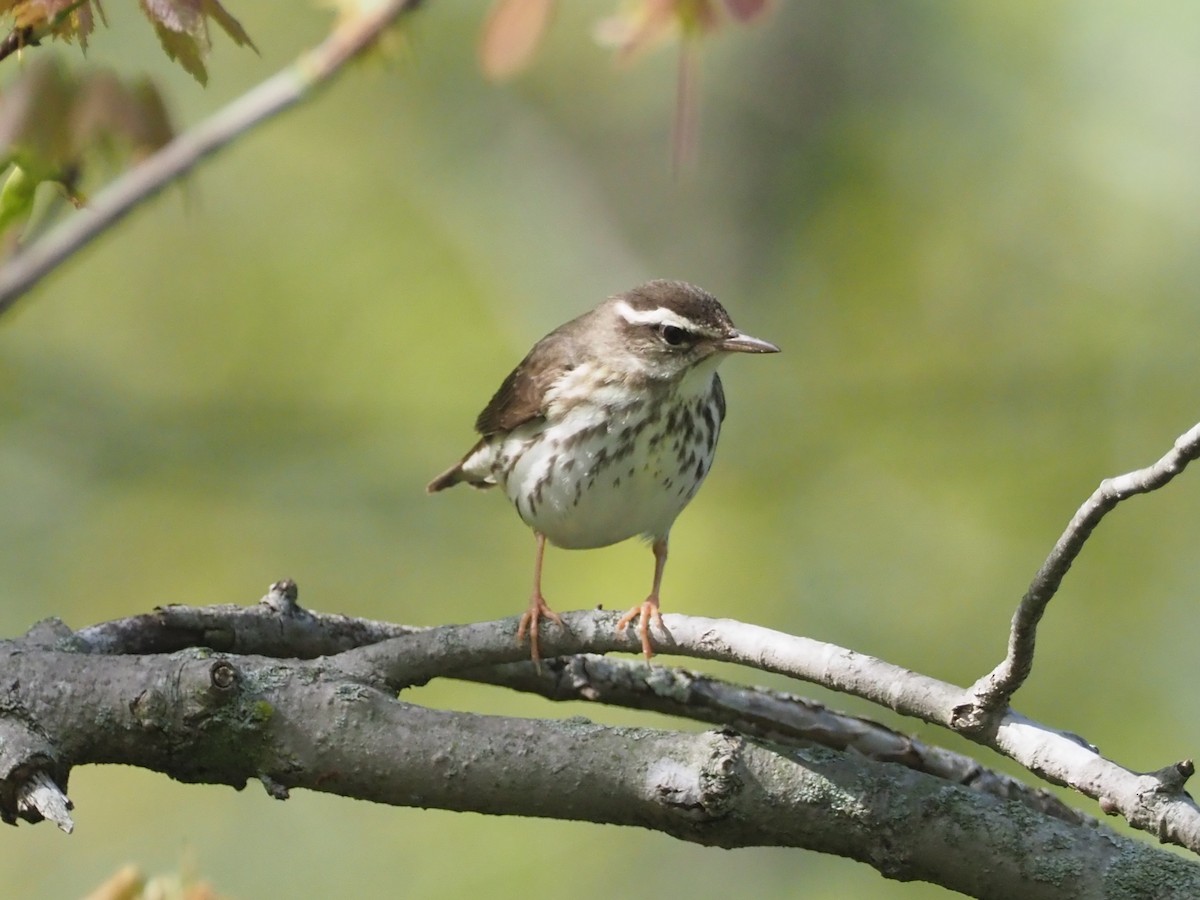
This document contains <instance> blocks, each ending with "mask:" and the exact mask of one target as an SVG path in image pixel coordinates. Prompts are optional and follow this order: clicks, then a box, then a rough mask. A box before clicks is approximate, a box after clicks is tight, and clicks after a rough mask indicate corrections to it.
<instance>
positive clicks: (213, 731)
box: [0, 635, 1200, 898]
mask: <svg viewBox="0 0 1200 900" xmlns="http://www.w3.org/2000/svg"><path fill="white" fill-rule="evenodd" d="M505 637H507V635H505ZM406 639H407V638H398V639H393V640H392V641H390V642H389V643H397V642H400V641H404V640H406ZM352 652H357V651H352ZM343 656H345V654H343ZM338 663H339V659H338V658H322V659H318V660H310V661H301V660H288V661H281V660H276V659H270V658H265V657H255V656H232V655H224V654H221V655H217V656H216V657H214V656H213V655H212V654H211V652H209V651H201V650H185V651H181V652H178V653H174V654H156V655H141V656H120V655H118V656H106V655H99V654H81V653H77V652H70V651H64V650H61V649H47V648H45V647H30V646H24V645H21V642H7V643H5V644H2V645H0V670H2V671H4V672H5V673H6V679H5V685H4V688H3V694H2V695H0V708H2V709H4V710H6V711H11V710H20V711H21V713H22V715H23V716H26V717H28V719H29V720H31V721H36V722H37V723H38V724H39V728H40V729H41V730H42V731H43V732H44V733H45V734H46V735H47V736H48V740H49V741H50V743H51V744H52V745H53V747H54V748H55V750H56V752H57V753H58V754H59V757H60V759H61V760H63V761H64V763H65V764H66V765H68V766H74V765H81V764H86V763H124V764H131V765H137V766H140V767H143V768H148V769H152V770H155V771H159V772H163V773H166V774H168V775H170V776H171V777H173V778H176V779H178V780H181V781H185V782H202V783H208V784H229V785H232V786H234V787H239V788H240V787H242V786H244V785H245V783H246V782H247V781H248V780H250V779H256V780H258V781H260V782H261V783H262V784H263V785H264V787H265V788H266V789H267V790H268V792H269V793H270V794H271V795H272V796H275V797H278V798H281V799H283V798H286V797H287V795H288V792H289V791H290V790H292V789H295V788H308V789H311V790H320V791H325V792H330V793H335V794H340V795H343V796H347V797H357V798H360V799H367V800H373V801H375V802H381V803H388V804H393V805H401V806H421V807H430V806H435V807H439V808H444V809H451V810H470V811H475V812H482V813H489V814H502V815H524V816H542V817H550V818H562V819H577V820H586V821H593V822H604V823H612V824H623V825H638V826H641V827H646V828H652V829H655V830H659V831H663V832H665V833H667V834H671V835H674V836H676V837H678V838H680V839H683V840H689V841H694V842H697V843H702V844H707V845H711V846H722V847H738V846H749V845H774V846H790V847H807V848H810V849H814V850H818V851H820V852H827V853H837V854H839V855H843V856H848V857H851V858H854V859H858V860H861V861H863V862H867V863H868V864H870V865H872V866H874V867H875V868H876V869H878V870H879V871H880V872H882V873H883V874H885V875H886V876H888V877H891V878H899V879H922V880H930V881H935V882H937V883H940V884H943V885H945V886H947V887H949V888H951V889H953V890H958V891H962V892H964V893H967V894H970V895H972V896H976V897H997V898H998V897H1011V896H1022V897H1029V898H1042V897H1045V898H1050V897H1055V898H1059V897H1064V896H1079V897H1084V896H1100V895H1104V896H1110V897H1128V896H1135V894H1133V893H1131V891H1130V889H1129V888H1128V887H1123V886H1125V885H1127V884H1128V883H1129V879H1130V878H1132V877H1134V876H1135V875H1136V873H1137V872H1140V871H1153V872H1154V873H1155V879H1156V880H1155V884H1156V887H1157V886H1159V885H1161V886H1162V888H1161V889H1160V890H1156V896H1158V897H1187V896H1196V895H1197V894H1198V893H1200V864H1197V863H1194V862H1190V861H1186V860H1183V859H1180V858H1178V857H1173V856H1171V855H1170V854H1167V853H1164V852H1163V851H1159V850H1156V849H1154V848H1152V847H1149V846H1146V845H1143V844H1139V843H1137V842H1134V841H1131V840H1129V839H1127V838H1122V837H1120V836H1118V835H1116V834H1114V833H1112V832H1111V831H1109V830H1108V829H1106V828H1103V827H1099V828H1097V827H1091V826H1088V825H1072V824H1068V823H1066V822H1063V821H1061V820H1058V819H1053V818H1050V817H1046V816H1041V815H1039V814H1037V813H1034V812H1031V811H1029V810H1028V809H1026V808H1024V807H1021V806H1016V805H1014V804H1011V803H1006V802H1003V801H999V800H996V799H993V798H990V797H986V796H983V795H981V794H978V793H976V792H972V791H969V790H965V789H962V788H958V787H955V786H951V785H947V783H946V782H944V781H942V780H940V779H936V778H932V777H930V776H927V775H923V774H921V773H918V772H914V771H910V770H906V769H903V768H899V767H896V766H890V765H886V764H880V763H876V762H872V761H870V760H866V759H863V758H861V757H859V756H857V755H856V754H851V753H835V752H832V751H828V750H811V749H810V750H797V749H790V750H789V749H784V748H781V747H778V746H772V745H769V744H765V743H761V742H758V741H755V740H751V739H747V738H745V737H742V736H739V735H736V734H733V733H730V732H726V731H720V732H710V733H706V734H675V733H669V732H663V731H656V730H651V729H641V728H609V727H604V726H599V725H595V724H593V723H590V722H586V721H582V720H579V719H569V720H566V721H557V722H556V721H529V720H523V719H512V718H502V717H494V716H480V715H474V714H467V713H458V712H447V711H441V710H430V709H425V708H423V707H420V706H415V705H413V704H409V703H404V702H401V701H399V700H396V699H395V698H394V697H393V696H392V695H391V693H390V692H388V691H385V690H376V689H374V688H372V687H369V686H367V685H364V684H362V683H361V681H359V680H357V679H355V678H353V677H350V676H348V674H347V673H346V672H344V671H342V670H341V669H340V668H339V666H338ZM9 718H10V717H9V716H4V717H3V718H0V722H3V721H6V720H8V719H9ZM4 746H6V747H7V746H8V745H7V742H5V744H4ZM23 765H24V766H25V767H26V768H27V769H29V771H30V772H31V773H32V772H37V771H40V770H39V769H38V767H37V766H36V765H32V764H31V762H30V761H25V762H24V763H23ZM548 776H549V777H548ZM964 847H969V848H970V852H969V853H964V852H963V850H962V848H964Z"/></svg>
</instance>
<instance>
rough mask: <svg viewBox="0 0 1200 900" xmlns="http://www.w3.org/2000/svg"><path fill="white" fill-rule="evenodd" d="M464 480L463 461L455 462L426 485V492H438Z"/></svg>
mask: <svg viewBox="0 0 1200 900" xmlns="http://www.w3.org/2000/svg"><path fill="white" fill-rule="evenodd" d="M462 480H463V470H462V463H455V464H454V465H452V466H451V467H450V468H449V469H447V470H446V471H445V472H443V473H442V474H441V475H439V476H438V477H437V478H435V479H433V481H431V482H429V484H427V485H426V486H425V493H427V494H436V493H437V492H438V491H444V490H445V489H446V488H448V487H454V486H455V485H456V484H458V483H459V482H460V481H462Z"/></svg>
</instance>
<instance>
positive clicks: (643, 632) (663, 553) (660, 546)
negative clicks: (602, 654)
mask: <svg viewBox="0 0 1200 900" xmlns="http://www.w3.org/2000/svg"><path fill="white" fill-rule="evenodd" d="M650 549H651V550H653V551H654V587H653V588H651V590H650V596H649V597H647V598H646V599H645V600H643V601H642V602H641V603H639V604H638V605H637V606H635V607H634V608H633V609H631V610H630V611H629V612H627V613H625V615H623V616H621V619H620V621H618V622H617V631H618V632H620V631H624V630H625V629H626V628H628V627H629V626H630V625H631V624H632V623H633V620H634V619H637V620H638V636H639V637H640V638H641V639H642V654H643V655H644V656H645V657H646V662H647V663H649V662H650V657H652V656H653V655H654V649H653V648H652V647H651V646H650V623H651V621H653V622H654V624H655V625H657V626H658V627H659V628H661V629H662V630H663V631H666V630H667V629H666V626H665V625H663V620H662V615H661V614H660V613H659V611H658V589H659V588H660V587H661V586H662V577H663V569H665V568H666V566H667V539H666V538H665V537H664V538H662V539H661V540H657V541H655V542H654V543H653V544H652V545H651V547H650Z"/></svg>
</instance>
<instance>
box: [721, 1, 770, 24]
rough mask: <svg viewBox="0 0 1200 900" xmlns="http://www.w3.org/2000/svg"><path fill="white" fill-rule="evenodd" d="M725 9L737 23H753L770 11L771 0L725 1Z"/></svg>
mask: <svg viewBox="0 0 1200 900" xmlns="http://www.w3.org/2000/svg"><path fill="white" fill-rule="evenodd" d="M725 9H727V10H728V11H729V15H731V16H732V17H733V18H734V19H735V20H737V21H738V22H753V21H754V20H755V19H757V18H759V17H760V16H764V15H766V14H767V13H768V12H770V11H771V0H725Z"/></svg>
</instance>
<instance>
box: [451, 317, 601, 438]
mask: <svg viewBox="0 0 1200 900" xmlns="http://www.w3.org/2000/svg"><path fill="white" fill-rule="evenodd" d="M576 321H578V320H576ZM574 325H575V322H568V323H567V324H566V325H564V326H563V327H562V328H559V329H558V330H557V331H552V332H551V333H550V334H548V335H546V336H545V337H544V338H542V339H541V340H540V341H538V342H537V343H536V344H534V345H533V349H532V350H530V351H529V354H528V355H527V356H526V357H525V358H524V359H523V360H521V363H520V365H518V366H517V367H516V368H515V369H513V370H512V371H511V372H509V373H508V377H507V378H505V379H504V383H503V384H501V385H500V388H499V390H497V391H496V393H495V395H494V396H493V397H492V399H491V400H490V401H489V402H488V405H487V406H485V407H484V408H483V412H481V413H480V414H479V417H478V418H477V419H476V420H475V430H476V431H478V432H479V433H480V434H482V435H484V436H485V437H486V436H488V435H490V434H496V433H497V432H500V431H511V430H512V429H514V428H516V427H517V426H518V425H522V424H524V423H525V422H528V421H530V420H531V419H536V418H537V417H538V416H541V415H543V414H544V413H545V411H546V393H547V391H549V390H550V388H551V387H552V386H553V385H554V382H556V381H557V380H558V379H559V378H561V377H562V375H563V373H565V372H569V371H571V369H573V368H575V366H576V364H577V362H578V360H579V354H580V351H581V346H580V344H579V342H578V338H577V337H576V334H575V329H574V328H572V327H571V326H574Z"/></svg>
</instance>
